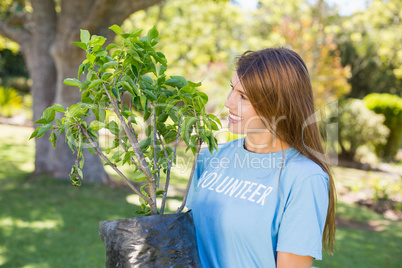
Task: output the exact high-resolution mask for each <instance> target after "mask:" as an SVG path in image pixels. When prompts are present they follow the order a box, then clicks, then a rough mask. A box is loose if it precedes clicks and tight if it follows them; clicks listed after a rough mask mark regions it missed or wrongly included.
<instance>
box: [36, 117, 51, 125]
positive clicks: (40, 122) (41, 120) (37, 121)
mask: <svg viewBox="0 0 402 268" xmlns="http://www.w3.org/2000/svg"><path fill="white" fill-rule="evenodd" d="M34 123H35V124H47V123H49V122H48V121H47V120H46V119H45V118H41V119H39V120H36V121H35V122H34Z"/></svg>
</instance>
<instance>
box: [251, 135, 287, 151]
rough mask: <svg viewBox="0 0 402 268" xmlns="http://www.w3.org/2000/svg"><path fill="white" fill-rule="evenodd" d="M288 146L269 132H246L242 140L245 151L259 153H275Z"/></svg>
mask: <svg viewBox="0 0 402 268" xmlns="http://www.w3.org/2000/svg"><path fill="white" fill-rule="evenodd" d="M290 147H291V146H290V145H289V144H287V143H286V142H284V141H282V140H280V139H278V138H277V137H274V135H272V134H271V133H248V134H247V136H246V138H245V140H244V148H245V149H246V150H247V151H250V152H253V153H259V154H266V153H275V152H279V151H283V150H286V149H288V148H290Z"/></svg>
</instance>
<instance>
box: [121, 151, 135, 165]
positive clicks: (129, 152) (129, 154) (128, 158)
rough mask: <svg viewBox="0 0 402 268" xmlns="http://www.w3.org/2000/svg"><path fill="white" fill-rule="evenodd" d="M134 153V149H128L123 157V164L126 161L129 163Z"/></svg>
mask: <svg viewBox="0 0 402 268" xmlns="http://www.w3.org/2000/svg"><path fill="white" fill-rule="evenodd" d="M133 154H134V152H133V151H128V152H126V153H125V155H124V157H123V165H124V164H125V163H127V162H128V161H130V158H131V156H132V155H133Z"/></svg>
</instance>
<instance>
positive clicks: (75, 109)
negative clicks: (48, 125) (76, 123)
mask: <svg viewBox="0 0 402 268" xmlns="http://www.w3.org/2000/svg"><path fill="white" fill-rule="evenodd" d="M87 110H88V108H86V105H84V104H82V103H76V104H73V105H71V107H70V108H68V114H69V115H70V116H75V117H80V116H83V115H85V114H86V112H87Z"/></svg>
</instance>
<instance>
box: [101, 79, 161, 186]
mask: <svg viewBox="0 0 402 268" xmlns="http://www.w3.org/2000/svg"><path fill="white" fill-rule="evenodd" d="M97 76H98V78H99V75H98V74H97ZM99 79H100V78H99ZM102 87H103V89H104V90H105V92H106V95H107V96H108V98H109V100H110V101H111V102H112V104H113V106H114V109H113V110H114V112H115V113H116V115H117V117H118V118H119V120H120V122H121V124H122V126H123V129H124V132H125V133H126V135H127V137H128V139H129V141H130V143H131V146H132V147H133V148H134V153H135V156H136V158H137V160H138V162H139V163H140V166H141V171H142V172H144V174H145V176H146V177H147V180H148V182H149V183H153V182H154V180H153V178H152V174H151V171H150V170H149V167H148V163H147V161H146V160H145V156H144V154H143V152H142V150H141V147H140V145H139V143H138V140H137V137H136V133H135V130H134V128H133V127H132V126H131V124H130V125H127V124H126V121H125V119H124V117H123V115H122V114H121V113H120V110H119V107H118V104H117V102H116V101H115V99H113V97H112V96H111V95H110V93H109V91H108V90H107V88H106V86H105V84H102Z"/></svg>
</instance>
